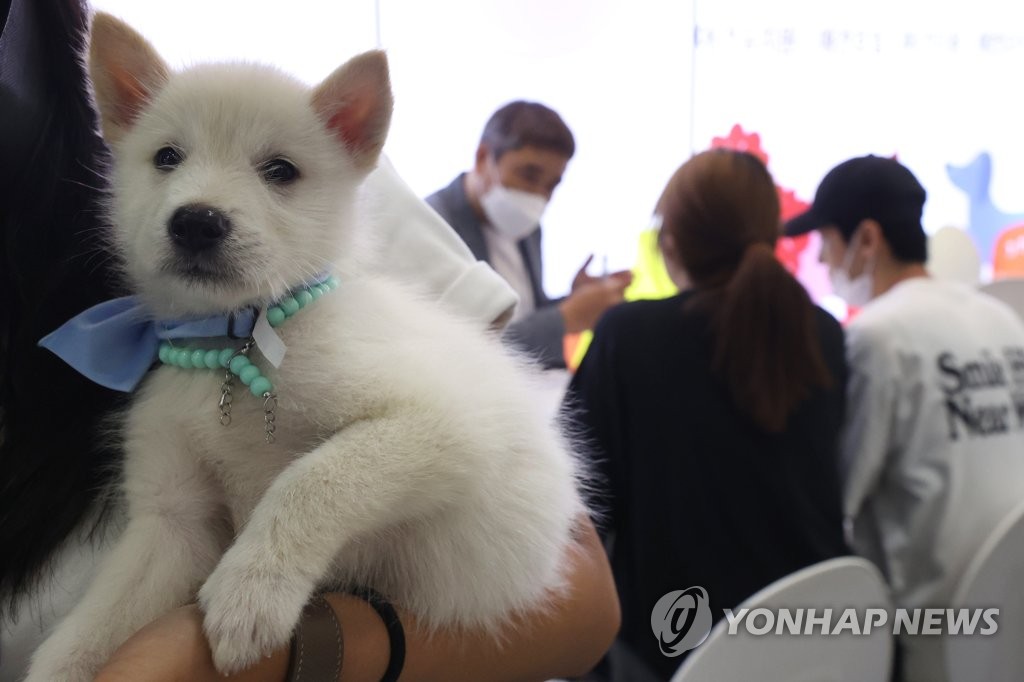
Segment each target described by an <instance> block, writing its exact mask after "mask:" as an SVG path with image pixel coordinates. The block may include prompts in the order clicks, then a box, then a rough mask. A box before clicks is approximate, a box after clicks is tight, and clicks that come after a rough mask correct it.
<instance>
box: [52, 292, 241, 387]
mask: <svg viewBox="0 0 1024 682" xmlns="http://www.w3.org/2000/svg"><path fill="white" fill-rule="evenodd" d="M255 323H256V311H255V310H254V309H253V308H246V309H243V310H239V311H236V312H234V313H231V314H221V315H212V316H210V317H201V318H191V319H186V320H154V319H152V316H151V315H150V314H149V313H148V311H147V310H146V308H145V307H144V306H143V305H142V303H141V302H140V301H139V299H138V297H136V296H123V297H121V298H115V299H113V300H110V301H104V302H103V303H99V304H97V305H94V306H93V307H91V308H89V309H88V310H86V311H85V312H82V313H79V314H78V315H76V316H75V317H73V318H71V319H70V320H68V321H67V322H65V323H64V324H62V325H61V326H60V327H59V328H58V329H57V330H55V331H53V332H50V333H49V334H47V335H46V336H45V337H43V338H42V339H41V340H40V341H39V345H40V346H42V347H43V348H46V349H47V350H49V351H52V352H53V353H55V354H56V355H57V356H59V357H60V358H61V359H62V360H64V362H66V363H68V364H69V365H71V366H72V367H74V368H75V369H76V370H78V371H79V372H80V373H81V374H83V375H85V376H86V377H88V378H89V379H91V380H92V381H95V382H96V383H97V384H100V385H101V386H106V387H107V388H112V389H114V390H115V391H124V392H125V393H130V392H131V391H133V390H135V387H136V386H138V384H139V382H140V381H142V377H144V376H145V375H146V372H147V371H148V370H149V368H150V367H151V366H152V365H153V362H154V361H156V359H157V354H158V351H159V348H160V342H161V341H163V340H170V339H187V338H199V337H217V336H234V337H237V338H248V336H249V334H250V333H251V332H252V329H253V326H254V325H255Z"/></svg>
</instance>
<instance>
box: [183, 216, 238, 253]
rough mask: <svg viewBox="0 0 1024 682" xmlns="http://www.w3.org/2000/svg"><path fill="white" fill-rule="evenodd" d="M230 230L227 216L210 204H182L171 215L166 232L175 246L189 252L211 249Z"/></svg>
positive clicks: (222, 239)
mask: <svg viewBox="0 0 1024 682" xmlns="http://www.w3.org/2000/svg"><path fill="white" fill-rule="evenodd" d="M230 231H231V221H230V220H228V217H227V216H226V215H224V214H223V213H221V212H220V211H218V210H217V209H215V208H211V207H210V206H203V205H201V204H194V205H191V206H182V207H181V208H179V209H178V210H177V211H175V212H174V215H172V216H171V220H170V222H169V223H168V224H167V232H168V233H169V234H170V235H171V241H173V242H174V244H175V245H176V246H179V247H181V248H182V249H184V250H186V251H188V252H190V253H199V252H200V251H206V250H207V249H211V248H213V247H215V246H217V245H218V244H220V243H221V242H222V241H224V238H225V237H227V235H228V232H230Z"/></svg>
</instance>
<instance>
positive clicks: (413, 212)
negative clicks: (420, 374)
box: [364, 156, 519, 327]
mask: <svg viewBox="0 0 1024 682" xmlns="http://www.w3.org/2000/svg"><path fill="white" fill-rule="evenodd" d="M364 199H365V201H366V202H367V209H368V211H369V214H370V215H371V216H372V219H373V221H374V225H375V229H376V231H377V237H378V240H379V243H380V247H381V252H380V258H381V266H382V267H383V268H384V269H385V270H386V271H387V272H388V273H389V274H390V275H392V276H394V277H396V278H397V279H401V280H404V281H406V282H410V283H412V284H414V285H416V286H418V287H419V288H420V289H424V290H426V291H427V292H428V294H430V295H432V296H434V297H436V299H437V300H438V301H439V302H441V304H442V305H443V306H445V307H447V308H448V309H449V310H452V311H454V312H456V313H458V314H460V315H463V316H466V317H469V318H471V319H473V320H476V321H478V322H479V323H480V325H481V326H482V327H488V326H491V325H492V324H494V323H495V322H497V321H500V322H501V323H502V324H503V323H504V322H507V321H508V319H509V318H510V317H511V312H512V309H513V308H514V307H515V305H516V303H518V302H519V299H518V297H517V296H516V294H515V292H513V291H512V288H511V287H510V286H509V285H508V284H507V283H506V282H505V280H504V279H502V277H501V276H500V275H499V274H498V273H496V272H494V270H492V269H491V267H490V266H489V265H487V264H486V263H484V262H482V261H477V260H476V258H474V257H473V254H472V252H470V250H469V247H467V246H466V244H465V243H464V242H463V241H462V239H461V238H460V237H459V235H458V234H456V233H455V231H454V230H453V229H452V228H451V226H449V225H448V223H446V222H445V221H444V219H443V218H441V216H439V215H438V214H437V212H435V211H434V209H432V208H431V207H430V206H429V205H427V203H426V202H425V201H423V200H422V199H421V198H419V197H418V196H416V194H415V193H414V192H413V191H412V189H411V188H410V187H409V186H408V185H407V184H405V182H404V181H403V180H402V179H401V178H400V177H399V176H398V173H397V172H395V169H394V167H393V166H392V165H391V162H390V161H389V160H388V159H387V157H384V156H382V157H381V159H380V163H379V164H378V166H377V169H376V170H374V171H373V172H372V173H371V174H370V176H369V177H368V178H367V179H366V183H365V187H364Z"/></svg>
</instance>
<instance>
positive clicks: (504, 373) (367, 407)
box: [28, 16, 581, 682]
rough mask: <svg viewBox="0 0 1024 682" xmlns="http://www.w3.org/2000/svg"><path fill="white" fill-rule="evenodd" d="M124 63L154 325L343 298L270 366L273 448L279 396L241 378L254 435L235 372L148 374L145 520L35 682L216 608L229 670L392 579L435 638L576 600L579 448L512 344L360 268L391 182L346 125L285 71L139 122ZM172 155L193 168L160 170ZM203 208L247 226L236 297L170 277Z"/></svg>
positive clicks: (125, 154) (181, 79)
mask: <svg viewBox="0 0 1024 682" xmlns="http://www.w3.org/2000/svg"><path fill="white" fill-rule="evenodd" d="M101 30H102V31H104V32H105V33H104V38H105V39H106V40H108V41H114V42H116V39H117V37H118V35H120V36H121V38H123V37H124V36H125V35H126V34H129V33H130V29H127V28H126V27H125V26H124V25H122V24H120V22H117V21H116V20H114V19H111V18H110V17H102V16H101V17H99V18H98V19H97V20H96V24H95V27H94V34H95V33H96V32H97V31H101ZM118 32H120V33H119V34H118ZM112 33H113V34H118V35H114V37H113V38H111V37H110V34H112ZM130 37H131V39H133V40H141V38H138V37H137V36H134V34H130ZM96 39H97V38H95V35H94V40H96ZM145 47H146V46H145V45H143V48H145ZM138 48H139V46H138V45H137V44H136V45H135V46H134V52H133V54H137V53H138V52H139V49H138ZM109 49H110V50H115V51H116V45H114V46H112V47H110V48H109ZM145 51H146V50H145V49H142V52H145ZM127 52H132V50H128V51H127ZM377 58H378V59H381V60H382V59H383V57H377ZM106 59H107V58H105V57H104V58H100V59H97V57H96V53H95V48H94V56H93V64H92V67H91V68H92V71H93V79H94V82H96V83H97V99H98V100H99V103H100V107H101V109H102V111H103V116H104V132H105V134H106V135H107V137H108V139H110V140H112V146H113V150H114V156H115V166H114V177H113V201H112V222H113V225H114V233H113V240H114V244H115V246H116V248H117V250H118V252H119V253H120V255H121V256H122V257H123V259H124V262H125V266H126V271H127V274H128V276H129V278H130V280H131V282H132V283H133V285H134V286H135V287H136V290H137V292H138V293H139V294H141V295H142V296H143V297H144V298H145V300H146V301H147V302H148V303H149V305H150V306H151V307H152V308H153V310H154V311H156V312H157V313H158V314H160V315H162V316H174V315H185V314H191V313H207V312H210V311H214V310H218V311H226V310H230V309H233V308H236V307H238V306H241V305H243V304H249V303H252V302H266V301H268V300H272V299H274V298H276V297H278V296H280V295H281V294H283V293H284V292H286V291H287V290H288V289H290V288H292V287H294V286H295V285H297V284H299V283H301V282H302V281H304V280H306V279H307V278H309V277H310V276H311V275H313V274H314V273H316V272H319V271H322V270H323V269H325V267H328V266H331V267H333V268H334V270H335V272H336V273H337V275H338V278H339V279H340V281H341V287H340V288H339V289H338V290H337V291H335V292H333V293H330V294H328V295H326V296H324V297H323V298H321V299H320V300H318V301H316V302H314V303H312V304H311V305H309V306H308V307H307V308H305V309H303V310H302V311H300V312H299V313H298V314H296V315H295V317H294V318H292V319H290V320H289V321H288V322H287V323H286V324H285V325H283V326H282V327H280V328H279V332H280V334H281V336H282V338H283V339H284V341H285V342H286V343H287V344H288V354H287V356H286V358H285V361H284V363H283V364H282V366H281V368H280V369H279V370H274V368H273V367H271V366H270V365H269V364H268V363H266V362H263V359H262V357H261V356H259V354H258V353H255V352H254V354H253V358H254V361H255V362H256V364H258V365H260V367H261V369H262V370H263V372H264V373H265V374H266V375H267V376H268V377H269V378H270V379H271V380H272V381H273V383H274V386H275V389H276V391H277V394H278V395H279V398H280V402H279V407H278V411H277V426H278V430H277V436H278V439H277V442H276V443H275V444H273V445H268V444H267V443H265V442H264V440H263V411H262V407H263V406H262V402H263V401H262V400H261V399H257V398H254V397H253V396H252V395H251V394H249V393H248V391H247V390H246V389H245V387H244V386H242V385H241V384H237V385H236V389H235V401H234V413H233V421H232V424H231V425H230V426H229V427H223V426H221V425H220V424H219V423H218V416H219V413H218V409H217V401H218V398H219V395H220V384H221V380H222V375H221V373H220V372H214V371H202V370H182V369H178V368H173V367H162V368H160V369H158V370H156V371H155V372H153V373H152V374H151V375H150V376H149V377H148V378H147V380H146V381H145V383H144V384H143V385H142V386H141V388H140V389H139V391H138V392H137V395H136V396H135V398H134V401H133V404H132V407H131V409H130V410H129V412H128V414H127V416H126V420H125V425H124V438H125V445H126V448H127V457H126V461H125V470H124V484H123V489H124V494H125V497H126V500H127V505H128V513H129V521H128V525H127V527H126V529H125V531H124V533H123V536H122V538H121V539H120V540H119V542H118V544H117V545H116V547H115V549H114V550H113V551H112V552H111V554H110V555H109V557H108V558H107V559H106V561H105V562H104V565H103V566H102V567H101V569H100V573H99V576H98V578H97V579H96V581H95V583H94V584H93V585H92V586H91V588H90V589H89V591H88V593H87V594H86V596H85V597H84V599H83V600H82V602H81V603H80V604H78V606H77V607H76V608H75V609H74V610H73V611H72V613H71V614H70V615H69V616H68V618H67V619H66V620H65V621H64V622H63V623H62V624H61V625H60V626H59V627H58V628H57V629H56V631H55V632H54V633H53V634H52V635H51V637H50V638H49V639H48V640H47V641H46V642H45V643H44V645H43V646H42V647H41V648H40V649H39V651H38V652H37V653H36V656H35V658H34V661H33V666H32V669H31V672H30V674H29V678H28V679H29V680H30V682H55V681H59V680H69V681H73V682H78V681H79V680H91V679H92V676H93V674H94V673H95V672H96V670H97V669H98V667H99V666H100V665H102V663H103V662H104V661H105V660H106V659H107V657H108V656H109V655H110V654H111V652H112V651H113V650H114V649H115V648H116V647H117V646H118V645H119V644H120V643H121V642H122V641H123V640H124V639H126V638H127V637H128V636H129V635H130V634H132V633H133V632H134V631H135V630H137V629H138V628H139V627H141V626H142V625H144V624H146V623H147V622H149V621H150V620H152V619H154V618H155V617H157V616H159V615H160V614H161V613H163V612H165V611H167V610H169V609H171V608H172V607H174V606H177V605H180V604H184V603H187V602H188V601H190V600H192V599H195V598H196V595H197V594H198V598H199V601H200V604H201V605H202V608H203V611H204V613H205V630H206V633H207V635H208V637H209V639H210V642H211V644H212V647H213V651H214V657H215V662H216V664H217V667H218V669H220V670H221V671H222V672H230V671H235V670H238V669H239V668H242V667H244V666H246V665H249V664H251V663H253V662H254V661H256V660H257V659H258V658H259V657H260V656H263V655H266V654H267V653H268V652H269V651H271V650H272V649H273V648H275V647H280V646H283V645H284V644H285V643H286V642H287V641H288V639H289V637H290V636H291V632H292V629H293V627H294V625H295V623H296V621H297V619H298V616H299V613H300V610H301V608H302V606H303V605H304V604H305V602H306V601H307V599H308V598H309V596H310V595H311V594H312V593H313V592H314V591H315V590H317V589H318V588H321V587H325V586H326V587H334V586H344V585H357V584H358V585H370V586H373V587H375V588H377V589H378V590H380V591H381V592H383V593H384V594H385V595H387V596H388V597H389V598H391V599H392V600H393V601H394V602H395V603H396V605H398V606H400V607H401V608H404V609H408V610H409V611H411V612H413V613H415V614H417V616H418V618H419V619H421V621H422V622H424V623H427V624H429V625H430V626H434V627H446V626H470V627H487V628H492V629H493V630H494V632H495V633H496V634H500V630H501V626H502V624H503V623H505V622H506V620H507V618H508V617H509V616H510V615H511V614H512V613H514V612H516V611H519V610H527V609H534V608H540V607H542V606H543V604H544V601H545V599H546V598H548V597H550V596H551V595H552V594H553V593H554V592H555V591H557V590H559V589H560V588H561V587H562V580H563V575H562V569H563V565H564V558H565V552H566V550H567V547H568V546H569V543H570V536H571V527H572V524H573V520H574V518H575V517H576V515H578V514H579V513H580V511H581V503H580V501H579V498H578V496H577V493H576V490H575V480H574V464H573V461H572V458H571V457H570V455H569V451H568V448H567V445H566V443H565V441H564V439H563V438H562V436H561V435H560V434H559V432H558V431H557V428H556V427H555V425H554V424H553V423H552V422H551V420H550V419H549V417H548V416H547V415H545V414H543V413H541V412H540V410H539V409H538V407H537V402H538V401H536V400H535V398H534V394H533V389H532V388H531V386H530V378H529V373H528V371H527V370H526V369H525V367H524V366H523V365H522V364H521V363H520V362H519V361H517V360H516V359H515V358H514V357H513V356H512V355H510V354H509V353H508V352H507V351H505V350H503V348H502V347H501V345H500V344H499V343H498V342H497V341H496V340H495V339H493V338H489V337H486V336H484V335H483V334H482V333H481V332H480V331H479V330H478V329H476V328H474V326H473V325H472V324H470V323H469V322H468V321H463V320H460V319H456V318H455V317H452V316H449V315H446V314H445V313H443V312H442V311H441V310H439V309H438V308H437V307H436V306H435V305H433V304H431V303H429V302H426V301H424V300H421V299H420V298H418V297H417V296H416V295H415V294H413V293H411V292H410V291H408V290H406V289H403V288H401V287H399V286H398V285H396V284H393V283H390V282H388V281H386V280H385V279H382V278H379V277H377V276H375V275H371V274H370V273H366V272H361V271H359V270H360V268H359V266H358V265H353V263H352V261H353V259H351V258H349V256H350V253H349V251H348V249H349V248H350V246H351V244H352V243H353V235H354V234H355V230H356V229H357V225H356V224H355V222H356V220H355V216H354V215H353V213H352V206H353V197H354V194H355V192H356V190H357V188H358V186H359V183H360V182H361V180H362V178H363V177H364V176H365V174H366V172H367V171H368V169H369V167H368V166H367V164H366V163H365V159H363V161H364V163H356V162H354V161H353V158H352V155H350V154H349V153H347V152H346V150H345V148H344V147H343V145H342V144H341V143H340V141H339V138H338V136H337V135H336V134H335V133H332V131H330V130H328V128H327V127H326V126H325V121H326V120H327V119H328V118H329V114H330V112H329V111H328V112H326V113H325V112H324V111H322V110H321V111H317V110H315V109H314V106H313V104H312V102H313V100H312V99H311V97H312V95H311V91H310V90H309V89H307V88H305V87H304V86H303V85H301V84H300V83H297V82H296V81H294V80H292V79H290V78H288V77H286V76H284V75H282V74H280V73H278V72H276V71H274V70H272V69H267V68H264V67H256V66H248V65H234V66H206V67H200V68H196V69H194V70H191V71H187V72H184V73H181V74H176V75H170V76H167V77H166V82H160V83H157V85H156V86H154V87H152V88H151V89H150V91H148V92H147V93H146V99H145V101H144V106H142V107H141V108H140V109H139V110H138V111H137V112H135V113H136V115H135V116H133V117H132V118H131V120H128V121H126V120H125V119H124V117H123V116H122V117H121V119H118V117H117V115H116V114H117V110H114V109H112V107H113V106H115V105H118V104H121V105H123V104H124V103H123V102H121V103H119V102H116V101H114V102H111V99H112V98H113V99H115V100H116V93H115V94H114V95H111V94H110V90H109V89H105V88H104V87H103V85H102V83H103V80H104V78H105V77H106V76H105V75H104V74H103V73H102V72H100V73H98V70H100V71H102V69H104V68H106V64H105V63H104V61H105V60H106ZM136 59H137V57H136ZM129 66H130V65H129ZM136 66H137V67H139V68H141V69H144V70H145V69H149V71H148V72H149V73H153V72H159V71H160V69H158V68H157V69H154V68H152V65H146V64H142V65H136ZM336 76H337V72H336V74H335V76H332V77H331V78H335V77H336ZM344 78H347V76H345V77H343V78H342V81H344ZM329 80H330V79H329ZM344 85H345V82H340V86H344ZM336 86H339V83H338V82H335V83H334V84H333V85H332V87H336ZM386 88H387V83H386V71H385V80H384V82H383V84H381V89H382V91H383V90H384V89H386ZM341 90H344V87H341ZM321 92H323V90H321ZM388 97H389V95H388ZM341 99H343V98H341ZM341 99H339V100H338V102H336V104H337V106H344V102H343V101H341ZM321 104H322V103H321ZM388 109H390V106H389V105H388ZM124 110H125V109H124V108H123V107H122V109H121V110H120V111H121V112H122V113H123V112H124ZM387 113H388V114H389V113H390V111H389V110H388V112H387ZM383 125H384V127H386V120H385V121H384V124H383ZM367 129H368V130H371V132H372V126H371V127H370V128H367ZM172 142H173V143H174V144H177V145H180V146H181V147H182V149H184V150H185V152H186V161H185V163H183V164H182V165H181V166H180V167H179V168H177V169H175V170H173V171H171V172H167V173H164V172H160V171H157V170H155V169H154V168H153V163H152V159H153V155H154V153H155V152H156V150H157V149H159V148H160V147H162V146H164V145H166V144H168V143H172ZM371 142H373V141H372V140H371ZM379 142H380V143H382V142H383V139H381V140H380V141H379ZM377 151H379V145H378V146H377ZM371 153H373V154H375V153H376V152H371ZM275 155H277V156H284V157H287V158H288V159H290V160H291V161H293V162H294V163H295V165H296V166H297V167H298V168H299V169H300V173H301V179H300V180H298V181H297V182H295V183H294V184H292V185H289V186H286V187H273V186H269V185H268V184H267V183H266V182H264V181H263V180H262V179H261V177H260V176H259V175H258V173H257V172H256V170H255V164H258V163H259V162H260V161H262V160H264V159H265V158H266V157H268V156H275ZM370 165H372V164H370ZM190 203H203V204H209V205H212V206H215V207H217V208H219V209H220V210H222V211H223V212H225V213H226V214H227V215H229V216H230V217H231V220H232V223H233V226H234V231H233V232H232V235H231V240H232V241H231V245H230V249H229V250H228V255H227V258H228V261H229V263H230V264H231V266H232V267H236V268H237V270H238V274H239V277H238V279H237V280H236V281H233V282H231V283H230V285H216V286H215V285H212V284H204V283H197V282H194V281H193V282H189V281H187V280H185V279H183V278H181V277H180V276H179V275H177V274H175V273H174V272H171V271H167V270H166V269H165V268H163V269H162V268H161V264H163V263H164V262H165V259H166V257H167V255H168V253H169V251H170V249H171V246H170V243H169V239H168V236H167V227H166V226H167V221H168V218H169V217H170V215H171V214H172V213H173V212H174V210H175V209H176V208H177V207H179V206H182V205H185V204H190ZM216 343H217V341H216V340H214V341H207V343H206V346H207V347H212V346H214V345H215V344H216ZM220 343H221V344H226V343H227V342H226V341H224V340H220Z"/></svg>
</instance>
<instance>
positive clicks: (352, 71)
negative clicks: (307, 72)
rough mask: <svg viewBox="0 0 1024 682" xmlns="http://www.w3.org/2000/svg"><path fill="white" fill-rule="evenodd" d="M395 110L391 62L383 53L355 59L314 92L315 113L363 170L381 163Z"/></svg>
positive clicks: (339, 69) (379, 52)
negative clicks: (389, 69)
mask: <svg viewBox="0 0 1024 682" xmlns="http://www.w3.org/2000/svg"><path fill="white" fill-rule="evenodd" d="M393 106H394V100H393V98H392V96H391V81H390V78H389V77H388V60H387V57H385V56H384V53H383V52H381V51H380V50H373V51H371V52H365V53H363V54H361V55H359V56H358V57H353V58H352V59H351V60H349V61H348V62H346V63H345V64H344V65H342V66H341V67H339V68H338V69H337V70H336V71H335V72H334V73H332V74H331V75H330V76H328V77H327V79H326V80H324V82H323V83H321V84H320V85H318V86H317V88H316V90H314V91H313V109H314V110H315V111H316V113H317V114H318V115H319V116H320V119H321V120H322V121H323V122H324V125H326V126H327V129H328V130H329V131H330V132H331V133H332V134H333V135H334V136H335V137H336V138H337V139H338V141H340V142H341V143H342V144H343V145H344V147H345V149H346V150H347V151H348V153H349V154H351V155H352V158H353V159H354V161H355V163H356V166H357V167H359V168H363V169H370V168H372V167H373V166H374V165H375V164H376V163H377V158H378V157H379V156H380V152H381V149H383V147H384V139H385V138H386V137H387V134H388V126H390V124H391V110H392V107H393Z"/></svg>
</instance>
